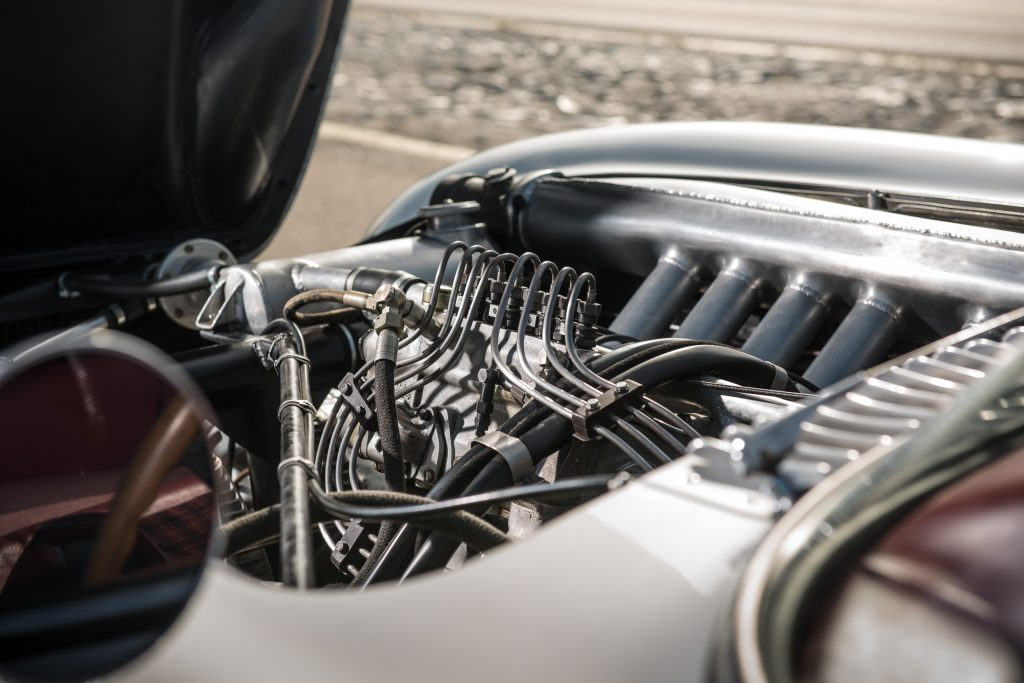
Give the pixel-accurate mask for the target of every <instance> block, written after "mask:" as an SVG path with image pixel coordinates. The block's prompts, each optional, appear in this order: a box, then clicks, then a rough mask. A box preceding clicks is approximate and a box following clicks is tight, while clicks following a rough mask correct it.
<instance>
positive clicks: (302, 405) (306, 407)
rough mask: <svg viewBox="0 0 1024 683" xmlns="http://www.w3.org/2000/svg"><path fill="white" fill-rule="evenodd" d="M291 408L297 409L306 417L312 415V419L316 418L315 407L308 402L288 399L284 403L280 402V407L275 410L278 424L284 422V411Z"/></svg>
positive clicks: (301, 399)
mask: <svg viewBox="0 0 1024 683" xmlns="http://www.w3.org/2000/svg"><path fill="white" fill-rule="evenodd" d="M291 406H294V407H296V408H298V409H299V410H301V411H302V412H304V413H306V414H307V415H312V416H313V418H314V419H315V418H316V406H314V405H313V404H312V403H311V402H310V401H307V400H306V399H304V398H290V399H288V400H286V401H281V405H280V407H279V408H278V409H277V421H278V422H284V409H285V408H288V407H291Z"/></svg>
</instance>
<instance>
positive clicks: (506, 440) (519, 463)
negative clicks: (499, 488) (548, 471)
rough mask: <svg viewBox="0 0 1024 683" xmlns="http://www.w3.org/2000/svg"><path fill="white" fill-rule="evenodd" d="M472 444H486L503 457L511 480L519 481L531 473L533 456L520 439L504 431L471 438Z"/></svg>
mask: <svg viewBox="0 0 1024 683" xmlns="http://www.w3.org/2000/svg"><path fill="white" fill-rule="evenodd" d="M473 443H474V444H479V445H481V446H486V447H487V448H490V449H491V450H492V451H494V452H495V453H497V454H498V455H500V456H501V457H502V458H504V460H505V462H506V463H508V468H509V469H510V470H512V480H513V481H519V480H521V479H525V478H526V477H528V476H530V475H531V474H533V456H531V455H530V450H529V449H528V448H527V447H526V444H524V443H523V442H522V441H520V440H519V439H517V438H516V437H514V436H512V435H511V434H506V433H505V432H499V431H494V432H488V433H487V434H484V435H483V436H481V437H479V438H477V439H473Z"/></svg>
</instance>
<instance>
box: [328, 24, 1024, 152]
mask: <svg viewBox="0 0 1024 683" xmlns="http://www.w3.org/2000/svg"><path fill="white" fill-rule="evenodd" d="M698 42H699V41H698ZM693 44H694V41H693V40H687V39H686V38H673V37H667V36H642V35H638V34H633V35H631V36H630V35H628V34H615V33H610V32H603V33H602V32H596V31H592V30H586V29H573V28H569V27H551V28H550V29H549V30H545V29H537V28H536V27H533V28H532V29H531V30H528V31H522V30H516V29H515V27H510V28H502V27H501V25H497V26H495V27H493V28H488V27H483V28H481V27H473V26H465V25H460V23H459V22H458V21H445V20H444V18H443V17H442V18H433V19H431V20H430V21H429V22H424V21H423V19H422V17H417V16H416V15H410V14H403V13H390V12H383V11H376V10H360V11H357V12H355V13H354V14H353V16H352V17H351V18H350V21H349V27H348V32H347V35H346V38H345V45H344V50H343V53H344V55H343V58H342V60H341V63H340V65H339V68H338V71H337V73H336V75H335V78H334V92H333V94H332V97H331V100H330V102H329V104H328V111H327V116H328V117H329V118H330V119H333V120H337V121H343V122H347V123H352V124H355V125H359V126H367V127H372V128H378V129H381V130H387V131H390V132H394V133H400V134H403V135H409V136H413V137H418V138H425V139H429V140H435V141H438V142H447V143H452V144H457V145H465V146H470V147H476V148H483V147H489V146H493V145H495V144H499V143H502V142H508V141H511V140H515V139H519V138H523V137H529V136H532V135H537V134H540V133H548V132H555V131H561V130H567V129H573V128H581V127H591V126H602V125H614V124H623V123H638V122H649V121H687V120H690V121H692V120H714V119H718V120H723V119H736V120H745V121H791V122H802V123H826V124H834V125H844V126H866V127H876V128H887V129H895V130H906V131H922V132H931V133H938V134H944V135H956V136H964V137H974V138H986V139H991V140H1004V141H1014V142H1024V66H1016V65H998V66H997V65H988V64H979V63H958V62H954V61H950V60H935V59H925V58H914V57H906V56H892V55H890V56H886V55H880V54H874V53H853V52H851V53H849V54H848V55H847V58H843V57H842V53H837V52H836V51H828V50H813V49H798V48H785V47H778V48H774V49H769V50H764V49H760V50H758V51H755V50H750V49H749V48H745V47H744V46H743V45H742V44H737V52H741V51H746V52H747V53H746V54H740V53H729V52H728V51H723V50H720V49H719V50H716V51H709V50H701V49H695V48H694V46H693ZM758 52H759V53H758ZM837 54H839V56H840V58H837V56H836V55H837Z"/></svg>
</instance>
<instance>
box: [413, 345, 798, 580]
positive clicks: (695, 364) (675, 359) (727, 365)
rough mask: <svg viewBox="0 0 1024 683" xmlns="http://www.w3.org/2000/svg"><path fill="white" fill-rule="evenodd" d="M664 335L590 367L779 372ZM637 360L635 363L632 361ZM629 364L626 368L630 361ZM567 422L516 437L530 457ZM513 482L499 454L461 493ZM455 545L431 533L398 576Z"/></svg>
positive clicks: (770, 379) (653, 374)
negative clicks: (663, 337) (664, 337)
mask: <svg viewBox="0 0 1024 683" xmlns="http://www.w3.org/2000/svg"><path fill="white" fill-rule="evenodd" d="M667 341H668V340H653V341H652V342H644V343H641V344H636V345H632V348H629V347H622V348H620V349H616V350H615V351H613V352H611V353H609V354H606V355H605V356H602V357H601V358H599V359H597V361H595V363H594V369H595V371H597V372H600V373H601V374H602V375H608V374H613V373H615V372H621V374H619V375H617V376H615V381H616V382H621V381H625V380H627V379H629V380H633V381H635V382H639V383H640V384H642V385H644V387H645V389H648V390H649V389H654V388H655V387H657V386H659V385H661V384H664V383H665V382H669V381H674V380H677V379H681V378H684V377H689V376H703V375H715V376H719V377H723V378H724V379H729V380H732V381H739V382H740V383H742V384H749V385H752V386H761V385H764V384H767V385H768V386H769V387H771V386H773V385H774V384H775V383H776V382H777V381H778V379H779V377H780V372H781V371H780V369H779V368H778V366H776V365H773V364H772V363H769V362H767V361H763V360H761V359H759V358H755V357H754V356H751V355H750V354H747V353H743V352H742V351H737V350H736V349H733V348H731V347H728V346H724V345H717V344H705V343H700V342H694V341H692V340H686V339H680V340H678V342H682V343H674V342H673V343H664V342H667ZM638 360H642V362H640V364H639V365H635V363H636V362H637V361H638ZM631 365H632V366H633V367H630V366H631ZM571 433H572V432H571V429H570V425H569V422H568V421H567V420H566V419H565V418H563V417H561V416H560V415H549V416H548V417H546V418H544V419H543V420H541V422H540V423H539V424H538V425H537V426H536V427H534V428H533V429H531V430H530V431H529V432H527V433H525V434H523V435H522V436H521V437H520V441H522V442H523V445H524V446H526V448H527V450H528V451H529V452H530V454H531V455H532V456H533V458H534V462H535V463H536V462H539V460H540V459H541V458H544V457H547V455H548V454H550V453H552V452H553V451H554V450H556V449H557V448H558V447H559V445H560V444H562V443H564V442H566V441H568V439H569V438H570V436H571ZM511 483H512V472H511V470H510V469H509V467H508V465H507V464H506V462H505V461H504V459H502V458H494V459H492V460H491V461H490V462H489V463H487V465H486V466H485V467H484V468H483V469H482V470H481V471H480V474H478V475H477V476H476V478H475V479H474V480H473V481H472V482H471V483H470V484H469V485H468V486H467V487H466V488H465V489H464V491H463V494H464V495H474V494H479V493H482V492H484V491H488V490H492V489H494V488H498V487H502V486H508V485H509V484H511ZM469 510H470V512H473V513H474V514H482V513H483V512H485V511H486V508H480V507H477V508H470V509H469ZM456 547H458V544H455V543H452V541H451V539H448V538H441V537H437V536H431V537H430V538H428V539H427V540H426V542H424V543H423V545H422V547H421V548H420V550H419V552H418V553H417V554H416V556H415V557H414V558H413V560H412V562H411V563H410V565H409V567H408V568H407V569H406V571H405V573H404V574H403V575H402V580H403V581H404V580H405V579H407V578H409V577H411V576H417V575H419V574H422V573H425V572H428V571H432V570H434V569H437V568H439V567H441V566H444V564H445V563H446V562H447V561H448V558H450V557H451V554H452V552H454V550H455V548H456Z"/></svg>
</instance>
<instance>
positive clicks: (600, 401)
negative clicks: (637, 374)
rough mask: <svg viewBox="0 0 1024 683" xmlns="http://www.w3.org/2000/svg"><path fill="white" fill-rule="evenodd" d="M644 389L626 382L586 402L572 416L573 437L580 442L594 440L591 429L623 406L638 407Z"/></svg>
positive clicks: (641, 386)
mask: <svg viewBox="0 0 1024 683" xmlns="http://www.w3.org/2000/svg"><path fill="white" fill-rule="evenodd" d="M643 395H644V387H643V385H642V384H640V383H639V382H634V381H632V380H626V381H625V382H623V383H622V384H621V386H620V387H617V388H615V389H609V390H608V391H606V392H604V393H603V394H601V395H600V396H598V397H596V398H592V399H590V400H589V401H587V405H585V406H583V407H581V408H578V409H577V410H576V411H575V412H574V413H573V415H572V431H573V436H575V437H576V438H577V439H580V440H581V441H590V440H592V439H594V438H595V437H594V433H593V428H594V427H595V426H596V425H597V424H598V423H599V422H602V421H603V420H604V419H605V418H606V417H607V416H608V415H609V414H611V413H613V412H617V411H618V409H619V408H621V407H622V406H623V405H626V404H630V405H639V403H640V399H642V398H643Z"/></svg>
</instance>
